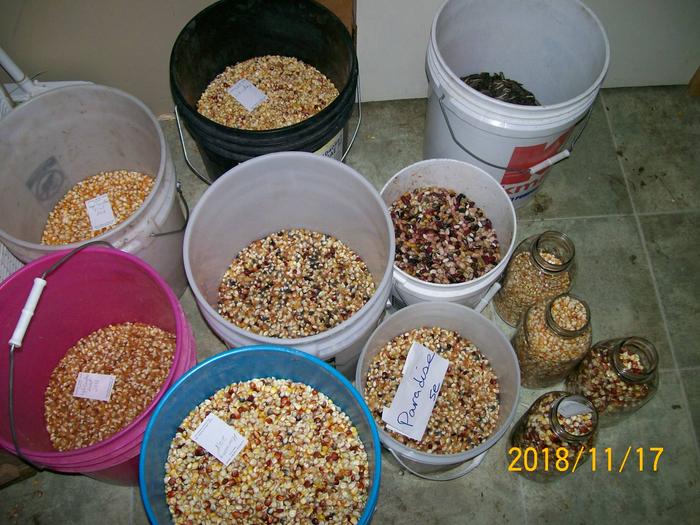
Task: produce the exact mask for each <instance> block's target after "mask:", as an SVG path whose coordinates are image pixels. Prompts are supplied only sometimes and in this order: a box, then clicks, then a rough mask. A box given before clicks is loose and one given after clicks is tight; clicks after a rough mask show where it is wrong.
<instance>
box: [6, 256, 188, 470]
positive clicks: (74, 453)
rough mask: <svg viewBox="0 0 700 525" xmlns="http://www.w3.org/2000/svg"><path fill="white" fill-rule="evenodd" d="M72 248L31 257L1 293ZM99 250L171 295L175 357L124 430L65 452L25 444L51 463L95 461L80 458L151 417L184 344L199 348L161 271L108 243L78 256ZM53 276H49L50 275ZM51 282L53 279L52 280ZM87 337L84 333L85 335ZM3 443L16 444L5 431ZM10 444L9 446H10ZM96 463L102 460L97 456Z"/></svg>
mask: <svg viewBox="0 0 700 525" xmlns="http://www.w3.org/2000/svg"><path fill="white" fill-rule="evenodd" d="M69 252H70V250H63V251H62V252H59V253H53V254H48V255H44V256H42V257H39V258H38V259H35V260H33V261H31V262H30V263H28V264H26V265H25V266H24V267H22V268H20V269H19V270H17V271H16V272H15V273H13V274H12V275H11V276H9V277H8V278H7V279H6V280H5V281H3V282H2V283H0V295H1V294H2V292H3V290H4V288H5V287H7V286H8V285H9V283H10V282H12V281H14V280H15V279H18V278H19V275H20V274H23V275H24V274H25V273H28V274H30V275H31V274H33V273H35V270H37V267H42V270H43V266H44V265H46V264H49V263H51V262H53V261H54V260H57V259H59V258H61V257H62V256H63V255H65V254H67V253H69ZM91 252H92V253H100V254H103V255H109V256H114V257H117V258H121V259H123V260H124V261H128V263H129V264H132V265H134V266H137V267H139V269H140V270H141V271H143V272H144V273H146V274H147V275H148V277H150V278H151V279H153V281H154V282H155V283H156V284H158V286H159V288H161V290H163V291H164V292H165V294H166V296H167V298H168V303H169V306H170V308H171V310H172V313H173V317H174V318H175V350H174V352H173V361H172V363H171V365H170V369H169V371H168V375H167V376H166V377H165V379H164V380H163V383H162V384H161V387H160V389H159V390H158V392H157V393H156V394H155V396H154V397H153V399H152V400H151V402H150V403H149V404H148V405H147V406H146V407H145V408H144V409H143V410H142V411H141V412H140V413H139V414H138V416H136V417H135V418H134V419H133V420H132V421H131V422H130V423H129V424H128V425H126V426H125V427H124V428H122V429H121V430H119V431H117V432H115V433H114V434H112V435H111V436H108V437H107V438H105V439H103V440H102V441H98V442H97V443H94V444H92V445H89V446H87V447H82V448H78V449H73V450H67V451H64V452H61V451H58V450H57V451H34V450H32V449H30V448H26V447H24V446H22V453H23V454H24V455H26V456H27V457H29V458H32V459H36V460H38V461H39V462H40V463H52V462H54V461H55V460H57V459H58V460H61V462H63V460H69V459H70V460H74V461H77V462H78V463H80V464H83V461H84V462H85V464H90V465H92V460H81V459H80V458H81V456H84V455H85V454H91V453H97V452H99V451H100V450H101V449H103V448H111V445H113V444H114V443H115V442H117V441H121V440H124V439H125V438H126V436H128V435H129V434H130V433H131V432H132V431H133V430H134V428H135V427H137V426H138V425H139V424H141V423H142V422H143V421H144V419H148V418H150V416H151V412H152V411H153V409H154V407H155V406H156V405H157V404H158V402H159V400H160V398H161V397H162V396H163V395H164V394H165V392H167V390H168V388H169V387H170V384H171V383H172V382H173V380H174V375H175V369H176V368H177V364H178V363H179V359H184V358H185V357H186V356H185V353H184V350H185V344H186V345H187V346H189V347H190V351H191V352H195V351H196V342H194V340H193V339H192V337H191V336H192V333H191V331H190V328H189V321H187V318H186V317H185V313H184V311H183V310H182V307H181V306H180V303H179V301H178V299H177V297H176V296H175V293H174V292H173V291H172V289H171V288H170V286H169V285H168V284H167V283H166V282H165V280H164V279H163V278H162V277H161V276H160V274H158V272H157V271H156V270H155V269H153V267H152V266H150V265H149V264H148V263H147V262H145V261H143V260H142V259H140V258H138V257H136V256H135V255H132V254H130V253H127V252H124V251H121V250H119V249H116V248H107V247H102V246H89V247H87V248H85V249H83V250H81V251H80V252H78V253H76V255H75V257H79V256H80V255H81V254H82V255H85V254H90V253H91ZM40 274H41V272H40V271H37V272H36V276H37V277H38V276H39V275H40ZM49 279H50V278H49ZM49 283H50V281H49ZM86 335H89V334H86ZM83 337H85V336H83ZM142 436H143V433H142V432H141V433H139V435H138V436H136V439H140V438H141V437H142ZM132 443H133V440H132V439H127V440H126V441H125V442H124V443H123V444H122V445H120V447H119V449H120V450H122V449H125V448H126V447H131V446H132ZM0 445H1V446H2V447H3V448H5V449H7V450H8V451H11V450H14V446H13V445H12V443H11V442H10V441H7V440H6V439H5V438H4V437H2V435H0ZM8 447H9V448H8ZM95 464H99V460H96V463H95ZM70 465H71V463H68V465H67V467H70ZM47 466H49V467H52V465H47ZM56 466H57V467H62V466H63V465H56Z"/></svg>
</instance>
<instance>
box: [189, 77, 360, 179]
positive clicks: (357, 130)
mask: <svg viewBox="0 0 700 525" xmlns="http://www.w3.org/2000/svg"><path fill="white" fill-rule="evenodd" d="M361 89H362V84H361V82H360V72H359V70H358V72H357V90H356V92H355V99H356V100H357V126H355V131H354V132H353V134H352V138H351V139H350V143H349V144H348V147H347V148H345V152H344V153H343V156H342V157H340V162H344V161H345V157H347V156H348V153H350V150H351V149H352V146H353V144H355V139H356V138H357V134H358V133H359V131H360V125H361V124H362V93H361ZM175 121H176V122H177V134H178V136H179V137H180V146H181V147H182V154H183V155H184V157H185V163H187V167H188V168H190V171H192V173H194V174H195V175H196V176H197V178H198V179H199V180H201V181H202V182H203V183H204V184H206V185H211V183H212V181H211V180H210V179H209V177H205V176H204V175H202V174H201V173H200V172H199V170H198V169H197V168H195V167H194V164H192V161H191V160H190V156H189V153H188V151H187V146H186V145H185V136H184V134H183V133H182V124H181V123H180V114H179V113H178V111H177V106H175Z"/></svg>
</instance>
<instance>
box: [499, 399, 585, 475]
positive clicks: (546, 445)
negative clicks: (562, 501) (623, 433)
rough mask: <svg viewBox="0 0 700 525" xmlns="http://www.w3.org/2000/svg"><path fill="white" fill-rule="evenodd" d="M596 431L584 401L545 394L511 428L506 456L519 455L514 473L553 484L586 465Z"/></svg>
mask: <svg viewBox="0 0 700 525" xmlns="http://www.w3.org/2000/svg"><path fill="white" fill-rule="evenodd" d="M597 431H598V413H597V412H596V409H595V407H594V406H593V404H592V403H591V402H590V401H589V400H588V399H586V398H585V397H583V396H579V395H573V394H569V393H568V392H561V391H554V392H547V393H546V394H544V395H542V396H540V397H539V398H538V399H537V400H536V401H535V402H534V403H533V404H532V406H531V407H530V408H529V409H528V410H527V412H525V413H524V414H523V416H522V417H521V418H520V420H518V422H517V423H516V424H515V427H513V431H512V432H511V435H510V450H509V454H511V455H512V454H513V452H516V453H520V454H521V455H522V460H521V461H519V462H516V461H514V463H519V465H518V467H519V469H520V470H518V469H517V468H516V469H515V470H516V471H518V472H520V473H521V474H522V475H523V476H525V477H527V478H530V479H533V480H535V481H554V480H556V479H558V478H561V477H562V476H564V475H566V474H568V473H570V472H575V471H576V470H577V469H578V468H580V467H581V465H582V464H583V463H585V462H586V460H587V459H588V455H589V451H590V449H591V447H593V446H594V445H595V440H596V435H597ZM511 459H512V458H511ZM516 459H517V458H516Z"/></svg>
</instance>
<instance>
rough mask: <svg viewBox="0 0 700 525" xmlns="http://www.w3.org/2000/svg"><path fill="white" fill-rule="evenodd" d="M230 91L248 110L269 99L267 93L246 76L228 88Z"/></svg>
mask: <svg viewBox="0 0 700 525" xmlns="http://www.w3.org/2000/svg"><path fill="white" fill-rule="evenodd" d="M228 93H229V95H231V96H232V97H233V98H235V99H236V100H237V101H238V103H239V104H240V105H241V106H243V107H244V108H246V109H247V110H248V111H253V110H254V109H255V108H257V107H258V106H259V105H260V104H262V103H263V102H265V101H266V100H267V95H266V94H265V93H263V92H262V91H260V90H259V89H258V88H256V87H255V86H254V85H253V84H252V83H251V82H249V81H248V80H246V79H245V78H244V79H241V80H239V81H238V82H236V83H235V84H234V85H233V86H231V87H230V88H228Z"/></svg>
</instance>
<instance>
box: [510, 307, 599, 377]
mask: <svg viewBox="0 0 700 525" xmlns="http://www.w3.org/2000/svg"><path fill="white" fill-rule="evenodd" d="M512 344H513V348H514V349H515V353H516V354H517V355H518V362H519V363H520V380H521V382H522V385H523V386H524V387H526V388H544V387H548V386H552V385H554V384H556V383H558V382H560V381H563V380H564V379H565V378H566V376H567V375H568V374H569V373H570V372H571V370H573V369H574V368H575V367H576V365H577V364H578V363H579V362H580V361H581V359H583V357H584V356H585V355H586V352H588V349H589V348H590V347H591V313H590V310H589V309H588V305H587V304H586V302H585V301H583V300H582V299H579V298H578V297H576V296H574V295H571V294H569V293H564V294H561V295H558V296H557V297H555V298H554V299H551V300H549V301H547V302H539V303H536V304H535V305H533V306H531V307H530V308H529V309H528V310H527V311H526V312H525V315H524V316H523V318H522V320H521V323H520V326H519V327H518V331H517V332H516V334H515V337H513V341H512Z"/></svg>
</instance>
